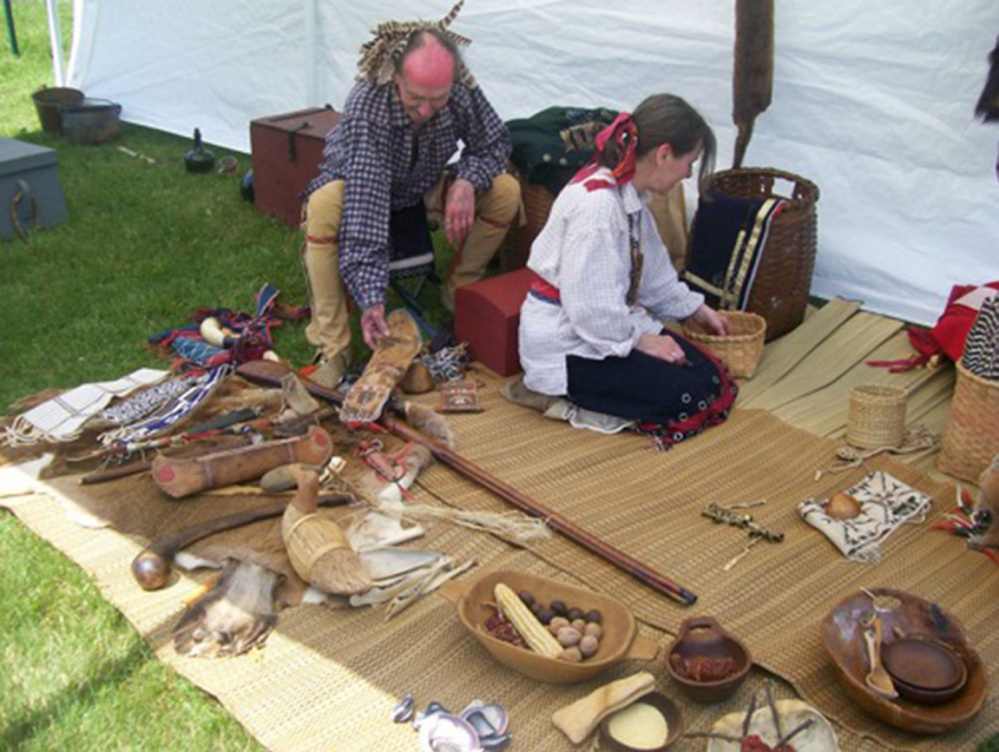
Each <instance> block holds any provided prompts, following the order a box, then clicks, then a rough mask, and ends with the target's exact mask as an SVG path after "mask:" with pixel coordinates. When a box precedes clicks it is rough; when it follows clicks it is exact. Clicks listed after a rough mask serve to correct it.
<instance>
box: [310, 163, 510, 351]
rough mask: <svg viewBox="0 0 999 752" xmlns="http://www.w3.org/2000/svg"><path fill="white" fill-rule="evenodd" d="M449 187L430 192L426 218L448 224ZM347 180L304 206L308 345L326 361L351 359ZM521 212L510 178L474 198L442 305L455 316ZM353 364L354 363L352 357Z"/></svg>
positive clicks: (315, 194) (496, 180)
mask: <svg viewBox="0 0 999 752" xmlns="http://www.w3.org/2000/svg"><path fill="white" fill-rule="evenodd" d="M444 183H445V180H444V178H443V177H442V178H441V180H440V181H438V184H437V185H436V186H435V187H434V188H432V189H431V190H430V191H428V192H427V195H426V197H425V198H424V201H425V203H426V205H427V216H428V218H430V219H431V220H436V221H438V222H442V221H443V216H444V212H443V207H444V201H443V198H444ZM343 190H344V181H342V180H334V181H333V182H331V183H327V184H326V185H324V186H323V187H322V188H320V189H318V190H317V191H315V192H313V193H312V195H311V196H310V197H309V201H308V203H307V205H306V207H305V218H304V220H303V223H302V226H303V228H304V230H305V247H304V249H303V252H302V258H303V263H304V266H305V272H306V276H307V278H308V281H309V294H310V303H311V306H312V320H311V321H310V322H309V325H308V327H307V328H306V330H305V336H306V337H307V338H308V340H309V342H310V343H311V344H312V345H314V346H315V347H317V348H318V349H319V350H320V352H321V353H322V354H323V356H325V357H326V358H332V357H334V356H336V355H338V354H340V353H342V354H343V355H344V356H345V357H346V356H348V355H349V348H350V325H349V320H350V319H349V312H348V309H347V291H346V288H345V287H344V284H343V280H342V279H341V278H340V263H339V260H340V244H339V242H338V241H339V234H340V218H341V216H342V214H343ZM519 209H520V183H519V182H518V181H517V179H516V178H514V177H513V176H512V175H507V174H505V173H503V174H500V175H497V176H496V177H494V178H493V184H492V187H490V188H489V189H487V190H485V191H482V192H480V193H476V194H475V222H474V223H473V224H472V229H471V231H470V232H469V234H468V239H467V240H466V241H465V245H464V246H463V247H462V248H459V249H458V252H457V253H456V254H455V256H454V259H453V260H452V262H451V266H450V267H449V268H448V272H447V274H446V275H445V279H444V287H443V289H442V290H441V302H442V303H443V304H444V306H445V307H446V308H447V309H448V310H449V311H452V312H453V311H454V291H455V288H457V287H463V286H465V285H470V284H472V283H473V282H478V281H479V280H480V279H482V275H483V274H484V273H485V270H486V265H487V264H488V263H489V261H490V260H491V259H492V257H493V256H494V255H495V253H496V251H497V249H498V248H499V246H500V243H502V242H503V238H504V237H505V236H506V231H507V229H508V228H509V227H510V224H511V223H512V222H513V220H514V217H516V216H517V214H518V210H519ZM348 360H349V358H348Z"/></svg>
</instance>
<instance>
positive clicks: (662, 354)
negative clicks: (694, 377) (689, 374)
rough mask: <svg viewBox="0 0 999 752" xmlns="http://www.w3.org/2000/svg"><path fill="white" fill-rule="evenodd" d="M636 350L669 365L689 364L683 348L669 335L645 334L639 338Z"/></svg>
mask: <svg viewBox="0 0 999 752" xmlns="http://www.w3.org/2000/svg"><path fill="white" fill-rule="evenodd" d="M635 349H636V350H638V351H639V352H643V353H645V354H646V355H651V356H652V357H653V358H659V359H660V360H665V361H666V362H667V363H676V364H677V365H681V364H683V363H686V362H687V355H686V353H684V352H683V348H682V347H680V345H679V344H677V341H676V340H675V339H673V338H672V337H670V336H669V335H668V334H643V335H642V336H641V337H639V338H638V344H637V345H635Z"/></svg>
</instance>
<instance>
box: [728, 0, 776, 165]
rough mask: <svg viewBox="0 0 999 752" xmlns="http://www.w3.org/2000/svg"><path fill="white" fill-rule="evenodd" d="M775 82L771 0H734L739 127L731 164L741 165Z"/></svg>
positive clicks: (734, 94) (734, 104) (735, 109)
mask: <svg viewBox="0 0 999 752" xmlns="http://www.w3.org/2000/svg"><path fill="white" fill-rule="evenodd" d="M773 85H774V0H736V3H735V68H734V73H733V77H732V121H733V122H734V123H735V125H736V127H737V128H738V129H739V133H738V136H737V137H736V139H735V155H734V156H733V157H732V166H733V167H740V166H741V165H742V159H743V157H744V156H745V154H746V147H747V146H749V139H750V138H752V136H753V125H754V123H755V122H756V117H757V116H758V115H759V114H760V113H761V112H763V111H764V110H766V109H767V107H769V106H770V101H771V98H772V96H773Z"/></svg>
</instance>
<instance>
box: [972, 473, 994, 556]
mask: <svg viewBox="0 0 999 752" xmlns="http://www.w3.org/2000/svg"><path fill="white" fill-rule="evenodd" d="M978 487H979V492H978V503H977V504H975V510H974V511H973V512H972V513H971V519H972V521H973V522H974V523H975V526H976V527H977V528H978V529H979V530H980V532H978V533H976V534H975V535H973V536H972V537H971V538H970V539H969V540H968V545H969V546H970V547H971V548H974V549H978V550H981V549H984V548H999V454H997V455H996V456H995V457H994V458H993V460H992V464H991V465H989V466H988V467H987V468H985V472H983V473H982V477H981V478H980V479H979V481H978Z"/></svg>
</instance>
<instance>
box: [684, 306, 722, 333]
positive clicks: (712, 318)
mask: <svg viewBox="0 0 999 752" xmlns="http://www.w3.org/2000/svg"><path fill="white" fill-rule="evenodd" d="M690 320H691V321H693V322H694V323H696V324H699V325H700V326H701V328H703V329H705V330H706V331H707V332H708V334H717V335H718V336H720V337H727V336H728V335H729V334H731V333H732V328H731V326H730V325H729V323H728V319H727V318H725V317H724V316H719V315H718V312H717V311H715V310H713V309H711V308H708V307H707V306H706V305H703V304H702V305H701V307H700V308H698V309H697V310H696V311H694V315H693V316H691V317H690Z"/></svg>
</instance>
